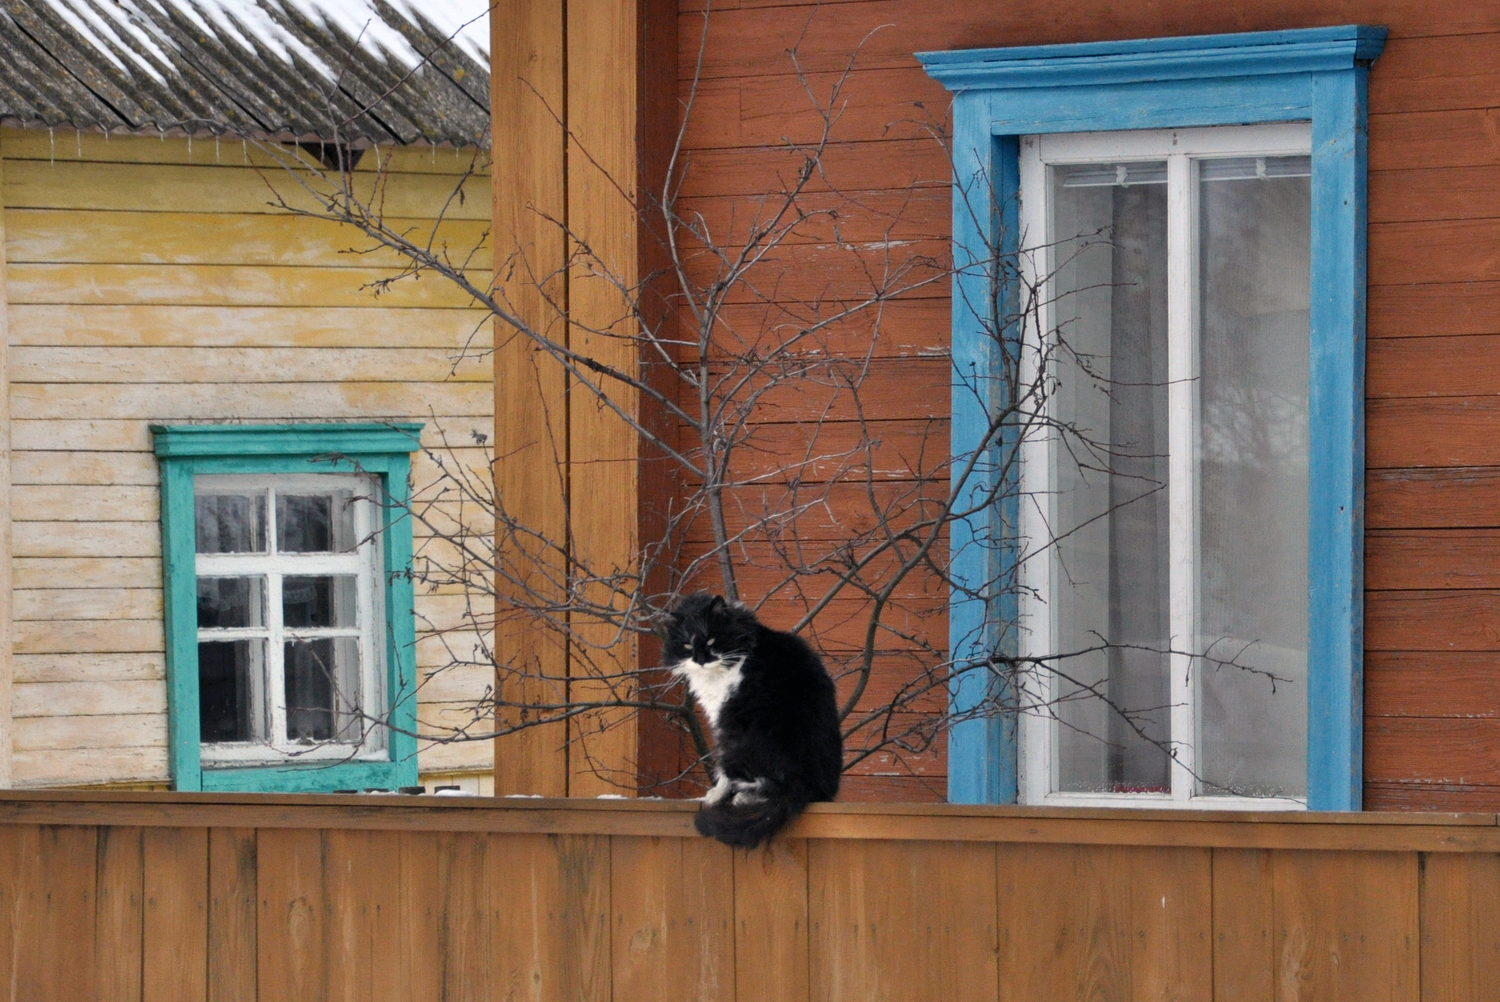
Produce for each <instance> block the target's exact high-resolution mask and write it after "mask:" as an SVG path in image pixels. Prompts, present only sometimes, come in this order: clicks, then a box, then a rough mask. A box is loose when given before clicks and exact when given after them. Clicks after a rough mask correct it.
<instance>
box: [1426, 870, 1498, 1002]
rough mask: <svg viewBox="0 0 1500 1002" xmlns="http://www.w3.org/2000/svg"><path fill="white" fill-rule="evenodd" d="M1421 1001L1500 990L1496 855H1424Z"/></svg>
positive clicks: (1487, 994)
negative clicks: (1498, 988)
mask: <svg viewBox="0 0 1500 1002" xmlns="http://www.w3.org/2000/svg"><path fill="white" fill-rule="evenodd" d="M1420 867H1421V870H1420V874H1421V916H1422V918H1421V930H1422V933H1421V935H1422V943H1421V949H1422V985H1421V995H1422V998H1423V999H1455V1000H1458V999H1463V1000H1470V999H1474V1000H1477V999H1485V998H1493V997H1494V994H1495V992H1496V990H1497V986H1500V857H1496V856H1488V855H1486V856H1454V857H1451V858H1449V857H1446V856H1436V855H1430V856H1423V857H1422V859H1421V862H1420Z"/></svg>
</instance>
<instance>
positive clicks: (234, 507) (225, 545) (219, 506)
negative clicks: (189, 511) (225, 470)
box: [193, 494, 266, 553]
mask: <svg viewBox="0 0 1500 1002" xmlns="http://www.w3.org/2000/svg"><path fill="white" fill-rule="evenodd" d="M193 508H194V511H195V522H196V523H197V535H198V552H199V553H263V552H265V549H266V496H265V495H264V494H250V495H244V494H200V495H198V496H197V497H195V498H194V499H193Z"/></svg>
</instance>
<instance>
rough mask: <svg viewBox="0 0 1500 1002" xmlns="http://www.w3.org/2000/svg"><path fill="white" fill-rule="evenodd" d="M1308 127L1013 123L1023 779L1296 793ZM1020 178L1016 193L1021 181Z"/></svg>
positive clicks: (1134, 790)
mask: <svg viewBox="0 0 1500 1002" xmlns="http://www.w3.org/2000/svg"><path fill="white" fill-rule="evenodd" d="M1308 141H1309V139H1308V131H1307V129H1306V127H1305V126H1297V125H1290V126H1288V125H1278V126H1270V127H1255V126H1249V127H1238V128H1236V127H1231V128H1216V129H1197V130H1175V131H1162V132H1150V133H1113V134H1109V133H1098V134H1079V135H1062V136H1043V137H1027V138H1026V139H1025V140H1023V142H1022V167H1021V170H1022V185H1021V186H1022V209H1021V211H1022V230H1023V232H1024V233H1027V234H1036V235H1044V236H1043V238H1042V239H1035V238H1032V239H1030V240H1028V241H1027V243H1028V245H1029V246H1027V247H1026V248H1024V250H1025V257H1026V258H1027V260H1028V261H1029V263H1030V267H1031V269H1032V273H1033V275H1034V276H1035V278H1036V279H1037V280H1038V281H1039V282H1040V283H1041V284H1042V285H1043V286H1044V293H1043V296H1042V299H1043V301H1044V303H1045V305H1044V307H1043V309H1042V311H1041V315H1040V316H1039V317H1037V318H1036V320H1037V327H1036V329H1035V330H1034V331H1033V337H1034V343H1035V344H1036V346H1037V349H1038V351H1037V354H1036V357H1037V358H1038V359H1043V360H1044V362H1043V364H1045V365H1046V366H1047V367H1048V372H1049V375H1050V376H1051V377H1053V378H1052V379H1051V380H1050V381H1049V386H1050V387H1051V396H1050V398H1049V400H1048V404H1047V407H1048V414H1049V417H1050V418H1051V419H1052V420H1053V422H1054V426H1053V428H1052V429H1050V430H1049V431H1048V432H1047V434H1046V436H1045V437H1044V439H1043V440H1041V441H1039V442H1037V443H1035V444H1034V445H1030V446H1028V447H1027V454H1026V459H1025V461H1024V462H1023V474H1022V477H1023V487H1022V493H1023V496H1024V497H1026V498H1028V499H1034V500H1033V501H1031V502H1030V507H1031V508H1032V509H1033V512H1032V514H1031V518H1033V520H1034V521H1033V526H1032V531H1030V532H1027V531H1025V530H1024V529H1023V533H1022V534H1023V536H1024V537H1027V538H1030V539H1034V540H1039V541H1047V540H1050V541H1052V543H1051V545H1049V546H1047V552H1046V553H1044V554H1038V555H1037V559H1034V560H1029V561H1028V564H1030V565H1033V566H1032V567H1031V568H1029V569H1028V573H1029V574H1031V575H1032V578H1033V580H1032V585H1033V586H1034V589H1035V590H1034V592H1033V594H1034V595H1035V598H1034V599H1033V600H1031V601H1029V602H1028V603H1027V605H1028V608H1027V609H1026V610H1025V612H1024V614H1023V615H1024V624H1025V626H1026V627H1027V633H1028V636H1027V641H1026V642H1027V643H1028V644H1029V645H1030V646H1031V647H1032V648H1033V650H1034V652H1035V653H1038V654H1043V655H1048V656H1051V655H1059V654H1062V655H1066V656H1063V657H1061V658H1060V659H1059V660H1057V661H1055V662H1051V663H1052V664H1053V665H1054V667H1055V670H1054V671H1052V672H1050V673H1049V678H1048V679H1047V680H1046V682H1045V685H1044V695H1045V701H1044V703H1045V706H1046V709H1045V711H1044V712H1041V713H1038V714H1035V715H1034V719H1032V720H1029V721H1028V722H1027V724H1026V728H1027V731H1028V733H1027V735H1026V743H1025V755H1026V761H1025V764H1024V769H1025V781H1024V791H1025V793H1026V796H1027V798H1028V799H1031V800H1034V801H1040V800H1060V801H1063V802H1075V803H1076V802H1080V801H1089V800H1093V801H1097V802H1111V801H1113V800H1118V799H1119V798H1135V799H1142V798H1149V799H1155V800H1162V801H1173V802H1180V803H1188V802H1193V801H1200V802H1201V800H1202V798H1205V797H1224V796H1233V797H1257V798H1278V799H1280V800H1283V801H1296V800H1300V799H1303V798H1305V796H1306V775H1307V751H1306V749H1307V644H1308V641H1307V638H1308V622H1307V589H1308V438H1309V435H1308V359H1309V336H1308V330H1309V328H1308V316H1309V315H1308V305H1309V298H1308V297H1309V273H1310V260H1309V248H1310V245H1311V229H1310V224H1311V200H1310V192H1311V188H1310V176H1311V167H1310V157H1309V155H1308V152H1307V144H1308ZM1028 196H1029V197H1028Z"/></svg>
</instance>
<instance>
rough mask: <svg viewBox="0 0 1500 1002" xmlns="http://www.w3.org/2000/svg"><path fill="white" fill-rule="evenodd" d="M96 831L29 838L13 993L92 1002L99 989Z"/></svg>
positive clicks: (54, 831)
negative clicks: (90, 945)
mask: <svg viewBox="0 0 1500 1002" xmlns="http://www.w3.org/2000/svg"><path fill="white" fill-rule="evenodd" d="M96 847H97V832H96V830H95V829H94V828H92V827H51V826H42V827H41V828H40V829H39V830H37V831H35V835H34V837H32V838H23V839H22V841H21V846H20V852H19V854H18V857H17V862H18V865H19V869H20V871H21V873H22V875H23V876H22V878H21V890H20V892H19V894H18V900H17V902H16V903H17V905H18V908H17V910H16V911H15V912H13V913H12V914H14V915H15V916H16V920H15V921H16V924H15V933H14V936H15V938H14V939H13V940H12V946H11V953H12V957H13V960H12V964H13V965H14V966H13V967H12V969H11V972H10V975H11V980H10V984H11V992H12V997H13V998H14V999H16V1000H18V1002H19V1000H22V999H88V998H93V997H94V994H95V991H96V989H97V987H98V984H99V972H98V968H97V959H96V957H95V955H94V951H93V950H91V949H88V948H87V947H86V946H84V947H83V948H82V949H80V948H79V947H80V946H83V944H88V943H92V942H94V940H95V931H96V928H97V926H96V925H95V923H96V922H97V920H98V915H97V912H96V898H95V895H96V885H95V868H94V865H93V862H94V859H95V850H96Z"/></svg>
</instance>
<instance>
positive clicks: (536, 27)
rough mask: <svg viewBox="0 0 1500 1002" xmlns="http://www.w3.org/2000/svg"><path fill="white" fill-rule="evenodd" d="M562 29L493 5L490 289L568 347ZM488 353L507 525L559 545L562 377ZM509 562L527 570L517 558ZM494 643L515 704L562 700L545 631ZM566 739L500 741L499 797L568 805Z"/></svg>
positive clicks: (532, 629)
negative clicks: (494, 276) (506, 658)
mask: <svg viewBox="0 0 1500 1002" xmlns="http://www.w3.org/2000/svg"><path fill="white" fill-rule="evenodd" d="M563 22H564V5H563V4H558V3H545V2H542V0H527V2H517V3H506V4H500V5H497V6H496V7H495V9H494V11H493V12H492V13H491V17H490V37H491V49H490V51H491V61H492V64H493V67H494V69H493V72H492V73H491V76H490V84H491V88H492V90H491V98H490V106H491V108H492V109H493V113H492V114H493V126H494V141H493V143H492V148H493V149H494V150H495V151H496V166H495V170H494V174H493V178H494V185H493V199H494V213H493V218H494V227H495V236H494V246H495V260H496V261H515V262H516V263H517V265H518V267H517V268H515V269H504V270H502V272H501V274H500V275H499V276H498V279H499V281H498V284H499V286H500V288H501V289H502V290H503V293H504V295H505V296H506V297H507V299H508V301H509V302H511V303H512V304H513V309H514V310H515V313H516V316H517V318H518V319H520V320H521V321H522V322H523V323H525V324H526V325H527V326H528V328H529V329H530V330H531V331H534V332H539V333H544V334H545V335H546V336H548V337H552V338H556V339H558V340H560V341H564V342H565V341H566V339H567V337H568V331H567V325H566V321H565V319H564V318H563V317H561V316H559V314H558V312H557V309H556V307H555V306H554V305H553V304H556V303H566V302H567V299H566V296H567V281H566V277H565V269H566V267H567V248H566V243H565V240H564V235H563V232H562V230H561V229H560V228H558V227H557V226H556V225H554V224H553V223H551V222H549V220H556V219H564V218H566V214H567V192H566V191H565V188H564V178H565V177H566V174H565V170H564V167H565V161H564V157H565V148H566V139H565V136H566V130H565V128H564V126H563V125H562V123H560V122H558V121H557V120H556V119H555V117H554V114H555V112H554V109H560V108H563V107H565V103H566V86H567V85H566V80H565V77H564V69H563V67H564V65H565V61H564V51H565V45H566V43H565V41H564V36H563ZM502 178H503V179H504V181H503V182H502V180H501V179H502ZM495 345H496V351H495V409H494V413H495V428H494V441H495V450H496V454H497V455H503V456H512V457H514V461H513V462H507V463H501V464H499V465H498V466H497V467H496V471H495V488H496V490H497V491H499V492H500V494H501V496H503V497H504V498H506V504H507V506H508V507H509V508H510V510H511V511H513V512H514V514H515V517H517V518H519V519H523V520H524V521H525V524H527V525H528V526H533V527H535V531H536V532H538V533H539V534H540V535H541V536H542V537H544V538H548V539H561V538H563V537H564V536H565V535H566V533H567V518H568V515H567V498H568V479H567V475H566V468H567V467H566V464H567V448H568V443H567V421H566V417H565V415H566V412H567V407H568V404H567V400H568V396H567V382H566V379H565V377H564V374H563V372H562V370H561V369H560V368H559V367H557V366H555V365H549V364H547V362H546V361H545V360H544V359H542V358H540V357H539V353H538V352H536V351H535V350H534V348H533V346H532V342H531V341H530V340H529V339H528V337H527V336H526V335H525V334H523V333H519V332H513V331H511V330H509V329H506V330H500V329H498V328H497V330H496V335H495ZM516 557H517V558H518V559H517V563H519V564H520V565H522V566H525V565H526V563H527V557H526V555H525V554H517V555H516ZM560 576H561V568H560V567H558V566H557V565H556V563H555V562H551V563H544V564H542V565H541V566H540V567H539V568H538V570H537V573H536V575H535V577H534V578H532V579H530V580H525V581H522V582H519V583H518V587H519V588H521V589H522V590H523V591H524V590H525V589H527V588H528V587H540V586H542V585H543V583H544V582H546V581H548V580H552V581H555V580H558V578H559V577H560ZM500 597H501V596H497V600H498V599H499V598H500ZM497 643H498V644H500V645H501V648H502V649H504V650H507V651H511V652H512V655H513V663H515V664H517V665H520V666H523V667H524V669H525V671H526V673H527V674H528V676H529V678H528V682H527V683H526V684H525V686H524V687H523V688H522V690H521V692H520V693H519V695H520V697H521V698H522V699H523V700H526V701H528V702H529V701H532V700H534V701H536V702H549V701H554V700H555V699H556V698H557V697H558V695H559V694H558V693H557V692H556V691H554V687H553V686H551V685H549V684H548V683H545V682H543V681H541V679H543V678H554V679H555V678H563V677H566V675H567V657H568V652H567V647H566V644H565V643H562V642H560V641H559V639H558V638H557V636H556V635H555V634H552V633H551V632H550V631H548V630H547V629H546V627H545V625H544V624H542V623H539V622H523V621H519V620H518V619H516V618H515V617H505V618H503V619H502V620H501V627H500V630H499V636H498V637H497ZM567 737H568V735H567V726H566V725H565V724H563V725H558V726H554V727H543V728H533V729H530V730H525V731H521V732H519V733H517V734H514V735H511V736H507V737H501V738H497V739H496V741H495V791H496V792H497V793H501V794H505V793H527V794H530V793H540V794H546V795H548V796H563V795H566V794H567V792H568V774H569V769H568V758H567V751H566V750H565V749H566V748H567V744H568V742H567Z"/></svg>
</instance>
